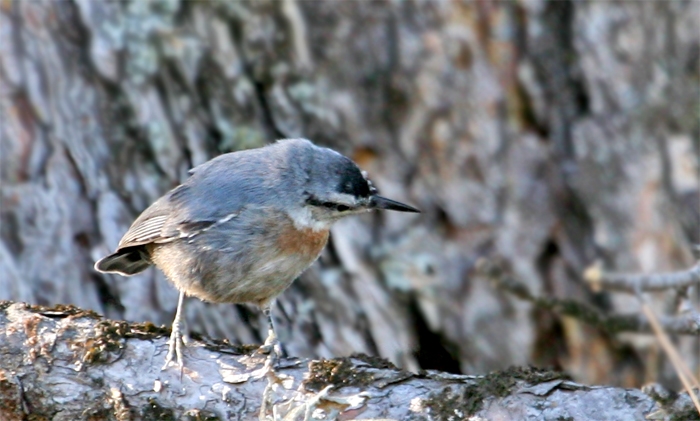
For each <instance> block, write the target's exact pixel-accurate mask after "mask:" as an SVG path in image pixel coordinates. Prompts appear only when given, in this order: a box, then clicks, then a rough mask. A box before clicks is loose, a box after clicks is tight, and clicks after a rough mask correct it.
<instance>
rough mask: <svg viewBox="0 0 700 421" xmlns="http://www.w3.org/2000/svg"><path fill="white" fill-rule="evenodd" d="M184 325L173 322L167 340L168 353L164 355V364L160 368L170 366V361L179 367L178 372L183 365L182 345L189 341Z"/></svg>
mask: <svg viewBox="0 0 700 421" xmlns="http://www.w3.org/2000/svg"><path fill="white" fill-rule="evenodd" d="M185 330H186V327H185V326H184V325H181V324H180V323H175V324H173V330H172V333H171V334H170V339H169V340H168V355H166V357H165V364H164V365H163V368H161V370H165V369H166V368H168V366H170V363H175V365H176V366H178V367H180V372H181V373H182V369H183V368H184V367H185V360H184V358H183V355H182V350H183V347H184V346H186V345H187V342H189V338H188V337H187V334H186V333H185Z"/></svg>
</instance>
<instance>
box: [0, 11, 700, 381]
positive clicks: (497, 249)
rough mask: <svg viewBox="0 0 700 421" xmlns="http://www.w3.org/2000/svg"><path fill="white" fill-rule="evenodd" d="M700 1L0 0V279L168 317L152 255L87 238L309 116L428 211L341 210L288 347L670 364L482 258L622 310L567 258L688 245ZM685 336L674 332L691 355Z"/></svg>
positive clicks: (674, 259)
mask: <svg viewBox="0 0 700 421" xmlns="http://www.w3.org/2000/svg"><path fill="white" fill-rule="evenodd" d="M699 14H700V3H699V2H696V1H687V2H684V1H669V2H609V1H605V2H563V1H557V2H545V1H522V2H466V1H450V2H448V1H429V2H428V1H425V2H413V1H407V2H388V1H387V2H383V1H357V2H321V1H295V0H284V1H275V2H273V1H257V2H218V1H217V2H184V1H176V0H160V1H150V2H145V1H143V2H142V1H128V2H126V1H124V2H122V1H120V2H107V1H92V0H71V1H49V0H43V1H42V0H33V1H21V0H14V1H12V0H8V1H2V2H0V113H1V116H2V127H0V182H1V184H0V298H7V299H14V300H21V301H26V302H30V303H39V304H54V303H74V304H77V305H79V306H81V307H84V308H89V309H93V310H95V311H97V312H99V313H101V314H105V315H107V316H108V317H110V318H114V319H126V320H130V321H152V322H154V323H156V324H169V323H170V322H171V318H172V314H173V313H174V307H175V304H176V302H177V298H176V292H175V290H174V289H173V288H172V287H171V286H169V285H168V284H167V282H166V281H165V280H164V279H163V277H162V275H161V274H160V273H159V272H156V271H149V272H148V273H145V274H143V275H139V276H136V277H134V278H132V279H123V278H119V277H113V276H103V275H98V274H96V273H95V272H94V271H93V270H92V264H93V262H94V261H95V260H96V259H97V258H98V257H100V256H102V255H104V254H105V253H107V252H109V251H110V250H112V249H113V248H114V247H115V245H116V244H117V242H118V240H119V238H120V236H121V235H122V234H123V233H124V232H125V230H126V229H127V227H128V225H129V224H130V222H131V221H132V219H133V218H134V216H135V215H137V214H138V212H140V211H141V210H142V209H144V208H145V207H146V206H147V205H148V204H150V203H151V202H152V201H153V200H154V199H155V198H157V197H158V196H159V195H161V194H162V193H164V192H165V191H167V189H169V188H171V187H173V186H174V185H176V184H177V183H178V182H179V181H180V180H181V179H183V177H185V175H186V170H187V169H188V168H190V167H191V166H193V165H196V164H199V163H201V162H203V161H205V160H206V159H208V158H211V157H212V156H215V155H217V154H219V153H222V152H227V151H231V150H237V149H241V148H246V147H254V146H260V145H263V144H265V143H267V142H270V141H272V140H274V139H275V138H279V137H293V136H304V137H308V138H311V139H313V140H314V141H316V142H318V143H320V144H323V145H328V146H331V147H334V148H337V149H339V150H340V151H341V152H343V153H346V154H348V155H350V156H352V157H353V158H354V159H355V160H356V161H357V162H358V163H359V164H360V165H361V166H362V167H363V168H364V169H366V170H368V171H369V173H370V174H371V176H372V178H373V180H374V182H375V184H376V185H378V187H379V188H380V189H382V190H384V192H385V193H386V194H387V195H388V196H390V197H395V198H397V199H398V200H405V201H406V202H409V203H413V204H416V205H417V206H418V207H420V208H421V209H423V210H424V213H423V214H422V215H421V216H417V217H409V216H406V215H390V214H387V215H375V216H367V217H364V218H354V219H350V220H347V221H343V222H342V223H341V224H338V226H337V227H335V228H334V230H333V233H332V240H331V244H330V246H329V247H328V249H327V251H326V252H325V253H324V255H323V256H322V258H321V260H320V264H317V265H315V266H314V267H313V268H312V270H310V271H309V272H308V273H307V274H306V275H304V276H302V278H301V279H300V280H299V281H297V282H296V283H295V284H294V285H293V287H292V288H291V289H290V290H289V291H288V292H286V293H285V294H284V295H283V296H282V297H281V299H280V300H279V303H278V306H277V308H276V309H275V312H274V313H275V317H277V319H278V325H279V326H280V336H281V337H282V340H283V341H284V343H285V344H286V345H287V348H288V351H289V353H290V354H291V355H295V356H299V357H333V356H345V355H349V354H351V353H353V352H364V353H368V354H372V355H380V356H382V357H385V358H388V359H389V360H391V361H392V362H394V363H396V364H398V365H399V366H401V367H402V368H406V369H411V370H416V369H418V368H434V369H441V370H448V371H452V372H464V373H485V372H488V371H489V370H492V369H496V368H503V367H506V366H508V365H511V364H524V363H528V362H532V363H535V364H537V365H552V366H555V367H560V368H564V369H566V370H567V371H568V372H570V373H571V374H572V375H573V376H574V378H575V379H576V380H578V381H582V382H585V383H602V382H605V383H613V384H618V385H639V383H640V382H641V381H642V380H643V379H660V380H664V379H665V376H666V374H667V373H668V370H667V366H665V365H664V364H659V363H658V361H657V360H658V347H657V345H656V344H655V343H654V341H653V340H649V337H648V336H647V337H645V336H628V337H618V336H611V335H608V334H605V333H603V332H601V331H599V330H597V329H595V328H591V327H589V326H586V325H585V324H583V323H581V322H580V321H577V320H575V319H572V318H570V317H559V316H558V315H555V314H552V313H550V312H547V311H543V310H534V311H533V309H532V307H531V305H530V303H528V302H524V301H521V300H519V299H518V298H517V297H514V296H512V295H510V294H509V293H507V292H504V291H501V290H499V289H498V288H495V287H493V286H492V284H489V283H488V282H483V280H482V279H481V278H480V277H478V276H477V275H476V273H475V270H474V267H475V262H476V261H477V260H478V259H479V258H487V259H490V258H494V257H498V258H499V259H502V260H504V261H506V262H507V264H508V265H509V266H510V269H511V270H512V271H513V273H514V276H516V277H517V278H518V279H519V280H520V281H522V282H523V283H524V284H526V285H527V286H528V288H529V289H530V290H531V291H533V293H536V294H538V295H553V296H556V297H566V298H576V299H578V300H581V301H583V302H585V303H587V304H590V305H593V306H596V307H597V308H599V309H600V310H601V311H625V312H634V311H636V309H637V304H636V302H635V301H633V300H627V299H625V298H624V297H621V298H620V297H617V296H614V297H610V296H608V295H607V294H605V293H600V294H599V293H594V292H592V291H591V290H590V289H589V288H588V286H587V285H586V284H585V283H584V282H583V281H582V278H581V275H582V273H583V271H584V269H585V268H586V267H588V266H589V265H590V264H591V263H592V262H593V261H595V260H597V259H601V260H603V261H604V262H605V264H606V267H608V268H610V269H614V270H619V271H627V272H644V271H646V272H653V271H667V270H674V269H679V268H687V267H690V266H692V261H693V256H692V254H691V252H690V250H691V248H690V245H691V244H693V243H697V242H698V230H697V227H698V219H697V218H698V217H697V209H698V206H697V203H698V200H697V197H698V196H697V188H698V179H697V168H698V166H697V162H698V156H699V150H700V148H698V139H699V138H700V137H699V135H698V128H699V127H698V125H699V123H698V119H697V110H698V107H699V105H698V104H699V100H698V98H699V96H700V95H699V93H698V80H699V79H700V73H699V71H698V57H699V55H700V35H699V34H698V31H697V22H698V18H699ZM693 203H694V204H693ZM659 303H660V304H659V305H660V306H661V307H663V306H664V305H665V304H664V303H663V301H659ZM187 319H188V321H189V323H190V326H191V328H192V329H194V330H196V331H200V332H205V333H208V334H209V335H210V336H212V337H219V338H222V337H226V338H229V339H230V340H231V341H233V342H235V343H259V342H260V340H261V333H264V323H263V321H262V318H261V317H260V315H259V314H258V313H257V311H254V310H253V311H251V310H249V309H247V308H246V307H234V306H223V305H218V306H209V305H207V304H203V303H199V302H197V301H196V300H193V302H192V303H190V305H188V307H187ZM696 344H697V341H695V340H694V339H693V340H685V341H681V342H680V345H681V347H682V349H683V352H684V355H685V356H686V357H687V358H688V361H689V362H690V363H691V365H694V366H695V367H697V364H698V360H697V353H696V352H694V351H693V350H694V349H695V348H694V347H695V346H696Z"/></svg>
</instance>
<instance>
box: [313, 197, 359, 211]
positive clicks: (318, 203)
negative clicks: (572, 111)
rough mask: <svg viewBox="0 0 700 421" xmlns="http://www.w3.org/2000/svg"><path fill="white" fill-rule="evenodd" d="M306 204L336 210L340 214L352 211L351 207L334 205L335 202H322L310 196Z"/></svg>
mask: <svg viewBox="0 0 700 421" xmlns="http://www.w3.org/2000/svg"><path fill="white" fill-rule="evenodd" d="M306 203H308V204H309V205H311V206H322V207H324V208H328V209H335V210H337V211H338V212H345V211H348V210H350V206H348V205H343V204H341V203H333V202H322V201H320V200H319V199H318V198H316V197H314V196H309V198H308V199H306Z"/></svg>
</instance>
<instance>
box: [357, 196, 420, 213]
mask: <svg viewBox="0 0 700 421" xmlns="http://www.w3.org/2000/svg"><path fill="white" fill-rule="evenodd" d="M369 207H370V209H384V210H393V211H398V212H415V213H420V211H419V210H418V209H416V208H414V207H412V206H408V205H404V204H403V203H401V202H397V201H395V200H391V199H387V198H386V197H382V196H372V197H371V198H370V201H369Z"/></svg>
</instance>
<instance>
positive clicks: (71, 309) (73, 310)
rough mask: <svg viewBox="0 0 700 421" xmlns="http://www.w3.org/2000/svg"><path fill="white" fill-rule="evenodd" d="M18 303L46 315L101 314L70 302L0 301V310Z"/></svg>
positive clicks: (88, 315) (96, 315) (75, 315)
mask: <svg viewBox="0 0 700 421" xmlns="http://www.w3.org/2000/svg"><path fill="white" fill-rule="evenodd" d="M13 304H19V305H20V307H21V309H22V310H27V311H31V312H33V313H38V314H41V315H43V316H46V317H55V318H65V317H89V318H91V319H101V318H102V316H100V315H99V314H97V313H95V312H94V311H92V310H83V309H82V308H79V307H76V306H74V305H70V304H57V305H55V306H53V307H46V306H40V305H35V304H27V303H16V302H14V301H0V311H5V310H7V309H8V308H9V307H10V306H11V305H13Z"/></svg>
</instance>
